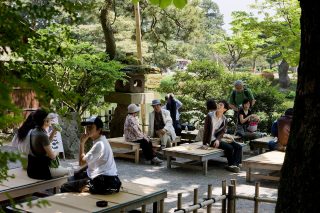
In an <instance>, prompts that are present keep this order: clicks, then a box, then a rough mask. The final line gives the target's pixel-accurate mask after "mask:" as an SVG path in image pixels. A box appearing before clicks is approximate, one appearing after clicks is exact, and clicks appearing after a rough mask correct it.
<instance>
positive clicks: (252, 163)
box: [242, 151, 285, 181]
mask: <svg viewBox="0 0 320 213" xmlns="http://www.w3.org/2000/svg"><path fill="white" fill-rule="evenodd" d="M284 156H285V152H280V151H272V152H266V153H263V154H261V155H257V156H254V157H251V158H248V159H246V160H243V161H242V165H243V167H244V168H246V169H247V174H246V181H252V178H257V179H266V180H275V181H277V180H279V176H275V175H274V173H275V172H276V173H277V172H278V171H280V170H281V167H282V164H283V161H284ZM255 170H266V171H267V172H268V171H269V172H270V173H269V174H268V175H265V174H261V172H259V173H258V172H256V171H255Z"/></svg>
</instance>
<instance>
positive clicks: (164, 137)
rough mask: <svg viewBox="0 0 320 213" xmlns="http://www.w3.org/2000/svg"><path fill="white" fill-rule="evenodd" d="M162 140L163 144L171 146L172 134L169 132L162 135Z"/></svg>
mask: <svg viewBox="0 0 320 213" xmlns="http://www.w3.org/2000/svg"><path fill="white" fill-rule="evenodd" d="M160 140H161V146H165V147H171V142H172V139H171V136H170V135H169V134H168V133H165V134H164V135H162V136H161V137H160Z"/></svg>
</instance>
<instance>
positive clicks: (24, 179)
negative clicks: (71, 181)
mask: <svg viewBox="0 0 320 213" xmlns="http://www.w3.org/2000/svg"><path fill="white" fill-rule="evenodd" d="M8 173H9V175H14V176H15V178H9V179H8V180H5V181H3V182H2V183H1V184H0V201H5V200H8V199H9V198H8V195H9V196H10V197H11V198H16V197H20V196H24V195H28V194H32V193H35V192H40V191H44V190H46V189H51V188H59V187H60V186H61V185H62V184H64V183H65V182H67V178H68V177H67V176H64V177H60V178H54V179H51V180H36V179H32V178H29V177H28V175H27V171H26V170H23V169H22V168H17V169H11V170H9V171H8Z"/></svg>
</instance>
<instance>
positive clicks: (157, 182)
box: [128, 177, 169, 187]
mask: <svg viewBox="0 0 320 213" xmlns="http://www.w3.org/2000/svg"><path fill="white" fill-rule="evenodd" d="M128 181H130V182H132V183H138V184H143V185H147V186H153V187H156V186H159V185H161V184H166V183H168V182H169V181H165V180H163V179H156V178H149V177H141V178H136V179H131V180H128Z"/></svg>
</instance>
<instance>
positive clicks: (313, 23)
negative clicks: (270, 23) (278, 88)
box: [276, 0, 320, 212]
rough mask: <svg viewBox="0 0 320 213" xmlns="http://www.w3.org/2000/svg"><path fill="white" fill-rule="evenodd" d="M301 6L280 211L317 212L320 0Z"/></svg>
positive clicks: (319, 184)
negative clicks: (295, 74)
mask: <svg viewBox="0 0 320 213" xmlns="http://www.w3.org/2000/svg"><path fill="white" fill-rule="evenodd" d="M300 6H301V19H300V20H301V49H300V62H299V68H298V85H297V90H296V98H295V103H294V117H293V123H292V125H291V131H290V137H289V142H288V147H287V151H286V156H285V160H284V164H283V166H282V170H281V178H280V184H279V191H278V201H277V206H276V212H317V211H318V210H319V209H320V202H319V200H318V198H319V197H320V191H319V189H320V182H319V180H320V166H319V165H320V164H319V153H320V142H319V137H320V132H319V129H320V113H319V110H320V99H319V91H320V87H319V85H320V75H319V73H318V70H319V69H320V64H319V61H320V41H319V36H320V14H319V11H320V4H319V3H316V2H314V1H307V0H300Z"/></svg>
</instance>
